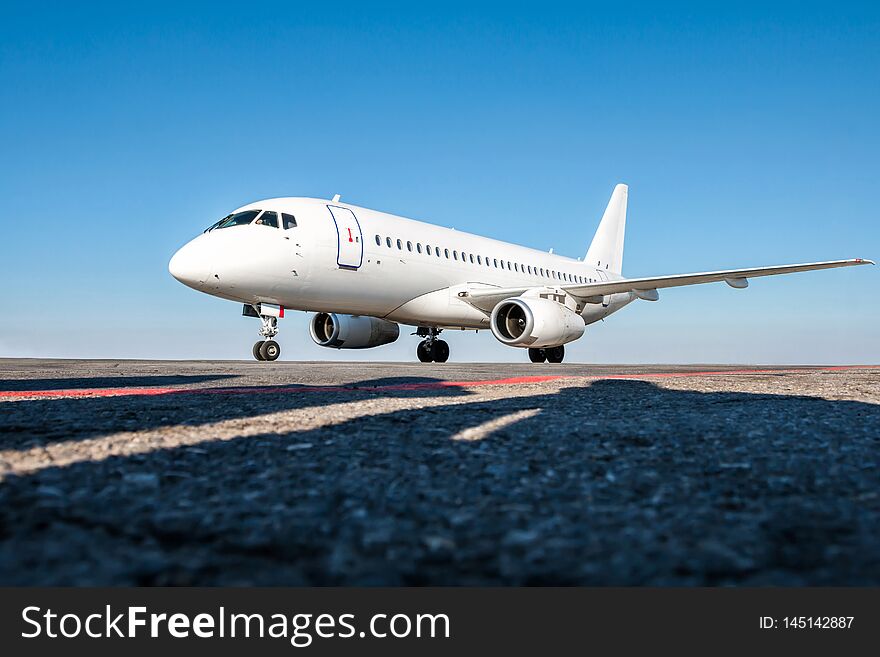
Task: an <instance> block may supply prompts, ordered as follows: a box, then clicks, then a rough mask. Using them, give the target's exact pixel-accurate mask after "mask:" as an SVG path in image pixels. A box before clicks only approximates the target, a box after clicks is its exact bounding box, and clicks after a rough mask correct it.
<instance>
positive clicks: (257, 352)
mask: <svg viewBox="0 0 880 657" xmlns="http://www.w3.org/2000/svg"><path fill="white" fill-rule="evenodd" d="M262 346H263V342H262V341H260V342H255V343H254V348H253V350H252V351H251V353H253V355H254V358H256V359H257V360H263V355H262V354H261V353H260V348H261V347H262Z"/></svg>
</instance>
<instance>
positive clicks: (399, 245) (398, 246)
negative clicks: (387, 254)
mask: <svg viewBox="0 0 880 657" xmlns="http://www.w3.org/2000/svg"><path fill="white" fill-rule="evenodd" d="M397 248H398V249H400V250H401V251H403V242H401V241H400V238H399V237H398V238H397Z"/></svg>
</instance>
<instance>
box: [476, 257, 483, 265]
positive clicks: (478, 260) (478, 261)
mask: <svg viewBox="0 0 880 657" xmlns="http://www.w3.org/2000/svg"><path fill="white" fill-rule="evenodd" d="M477 264H478V265H482V264H483V259H482V258H481V257H480V256H477Z"/></svg>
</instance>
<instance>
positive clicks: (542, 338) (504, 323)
mask: <svg viewBox="0 0 880 657" xmlns="http://www.w3.org/2000/svg"><path fill="white" fill-rule="evenodd" d="M489 326H490V327H491V329H492V335H494V336H495V337H496V338H497V339H498V340H499V341H501V342H503V343H504V344H506V345H509V346H511V347H534V348H539V347H558V346H559V345H563V344H566V343H568V342H572V341H573V340H577V339H578V338H579V337H581V336H582V335H583V334H584V328H585V326H584V320H583V318H582V317H581V316H580V315H578V314H577V313H576V312H574V311H573V310H571V309H570V308H568V307H566V306H563V305H562V304H561V303H557V302H556V301H551V300H550V299H541V298H539V297H534V298H532V297H513V298H510V299H505V300H504V301H501V302H500V303H499V304H498V305H497V306H495V309H494V310H493V311H492V318H491V319H490V321H489Z"/></svg>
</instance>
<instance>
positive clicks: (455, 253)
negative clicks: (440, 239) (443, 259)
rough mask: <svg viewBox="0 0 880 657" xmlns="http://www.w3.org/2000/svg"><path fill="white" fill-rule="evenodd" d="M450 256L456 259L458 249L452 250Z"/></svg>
mask: <svg viewBox="0 0 880 657" xmlns="http://www.w3.org/2000/svg"><path fill="white" fill-rule="evenodd" d="M452 257H453V258H455V259H456V260H458V251H453V252H452Z"/></svg>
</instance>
